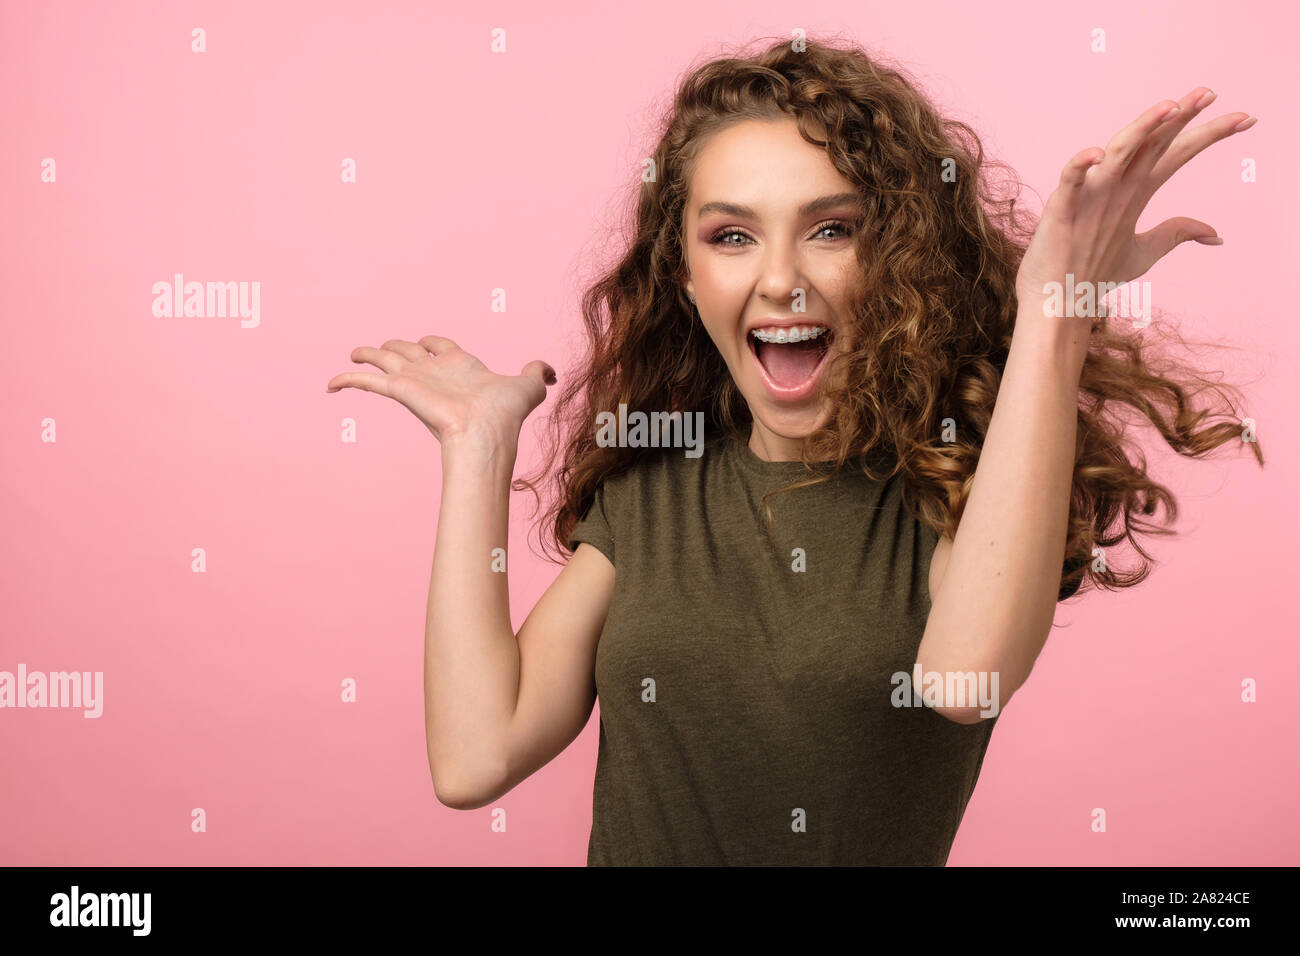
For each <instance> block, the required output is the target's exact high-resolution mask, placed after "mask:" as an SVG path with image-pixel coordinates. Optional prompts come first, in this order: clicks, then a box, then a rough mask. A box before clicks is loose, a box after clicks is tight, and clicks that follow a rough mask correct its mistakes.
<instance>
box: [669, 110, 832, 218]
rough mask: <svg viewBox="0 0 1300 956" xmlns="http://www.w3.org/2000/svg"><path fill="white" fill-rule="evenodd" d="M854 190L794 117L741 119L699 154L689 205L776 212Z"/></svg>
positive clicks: (710, 139) (721, 132) (713, 138)
mask: <svg viewBox="0 0 1300 956" xmlns="http://www.w3.org/2000/svg"><path fill="white" fill-rule="evenodd" d="M852 191H853V187H852V184H851V183H850V182H849V181H848V180H847V179H845V178H844V177H843V176H842V175H840V173H839V171H838V170H837V169H836V168H835V167H834V166H833V165H832V164H831V161H830V157H828V156H827V155H826V151H825V150H823V149H821V148H819V147H817V146H814V145H812V144H811V143H809V142H808V141H807V140H805V139H804V138H803V137H802V136H801V135H800V134H799V128H798V126H797V125H796V123H795V121H794V119H793V118H792V117H791V118H785V119H780V120H743V121H741V122H739V123H735V124H733V125H731V126H728V127H727V128H725V129H723V130H721V131H719V132H718V133H715V134H714V135H713V136H712V137H710V138H709V140H708V142H706V143H705V144H704V146H703V148H702V149H701V150H700V153H699V156H698V158H697V161H696V164H695V169H694V171H693V174H692V177H691V183H690V189H689V195H688V207H689V208H691V209H692V210H693V209H698V208H699V207H700V206H701V205H703V204H704V203H711V202H734V203H740V204H743V205H748V206H753V207H755V208H756V209H759V211H762V208H761V207H764V206H766V207H768V208H770V209H771V210H772V211H774V212H775V211H777V210H778V208H780V207H783V206H785V205H787V204H788V205H791V206H797V205H799V204H800V203H802V202H804V201H806V200H807V199H811V198H815V197H817V196H820V195H823V194H827V193H843V192H852Z"/></svg>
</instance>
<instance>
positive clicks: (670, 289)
mask: <svg viewBox="0 0 1300 956" xmlns="http://www.w3.org/2000/svg"><path fill="white" fill-rule="evenodd" d="M742 52H743V50H742V51H737V52H736V53H735V54H734V55H726V56H723V57H721V58H717V59H713V60H711V61H709V62H706V63H705V64H703V65H702V66H700V67H699V68H698V69H696V70H694V71H693V72H691V73H690V74H689V75H688V76H686V77H685V79H684V80H683V81H682V82H681V83H680V85H679V87H678V89H677V91H676V94H675V96H674V97H673V100H672V103H671V107H670V108H669V110H668V111H667V115H666V116H665V117H664V119H663V122H662V129H663V130H664V131H663V133H662V135H661V136H660V138H659V141H658V144H657V145H656V146H655V149H654V151H653V153H652V154H651V159H652V160H653V166H651V167H649V168H651V169H653V170H654V175H653V176H646V177H643V179H644V180H645V181H642V182H640V183H636V184H634V186H633V187H632V188H633V190H634V191H635V195H634V196H631V197H629V198H630V199H631V202H632V203H634V205H635V215H634V219H633V220H632V222H631V223H630V226H631V228H630V229H629V230H628V243H627V246H626V251H625V252H624V253H623V254H622V256H621V259H619V260H618V261H617V263H616V264H614V265H613V266H612V267H610V268H608V269H606V270H604V271H603V272H602V273H601V274H600V276H599V278H598V280H597V281H595V282H594V284H592V285H591V286H590V287H589V288H588V289H587V291H586V292H585V293H584V295H583V298H582V314H583V319H584V323H585V326H586V333H587V338H588V349H587V354H586V355H585V356H584V358H583V360H582V362H581V363H580V364H579V365H578V367H577V368H576V369H574V370H572V371H571V372H570V374H569V375H568V376H567V377H566V379H567V381H566V385H565V386H564V387H563V389H562V390H561V393H560V397H559V398H558V400H557V402H556V405H555V407H554V409H553V411H552V415H551V419H550V428H549V430H548V435H547V437H548V439H549V440H548V441H547V442H546V445H545V448H546V450H545V453H544V455H543V461H542V464H541V466H540V469H539V471H538V473H537V474H536V475H535V476H534V477H533V478H531V479H519V480H517V481H516V482H515V485H514V487H515V488H516V489H517V490H523V489H525V488H527V489H530V490H532V491H533V492H534V493H537V485H538V483H539V482H541V481H542V480H543V479H544V478H545V476H546V475H547V474H550V473H551V471H552V469H553V468H554V467H555V463H556V459H557V458H559V457H561V456H562V461H561V464H560V467H559V468H558V469H556V470H555V472H554V484H553V485H552V486H551V487H552V490H553V492H554V494H553V496H552V497H551V500H550V503H549V506H548V508H547V510H546V512H545V515H544V516H543V518H542V522H541V524H540V526H539V528H541V529H544V528H546V527H550V528H551V530H552V532H553V540H550V541H548V540H547V538H546V535H545V533H544V532H543V533H542V546H543V550H544V551H546V552H547V553H548V554H550V555H554V556H556V558H557V559H562V558H563V556H564V555H567V554H568V553H569V550H570V549H569V546H568V536H569V533H570V532H571V531H572V530H573V527H574V525H575V524H577V522H578V521H579V520H580V518H581V517H582V516H583V515H584V514H585V513H586V511H587V509H588V507H590V505H591V503H592V501H593V498H594V495H595V492H596V489H597V487H598V486H599V485H600V484H601V482H602V481H604V480H605V479H606V478H609V477H611V476H613V475H616V474H618V473H620V472H622V471H625V470H626V469H628V468H630V467H631V466H632V465H633V464H634V462H635V461H636V460H637V459H638V457H639V456H641V455H645V454H658V453H659V452H657V451H653V450H650V451H647V450H641V449H636V448H619V447H601V446H600V445H598V444H597V443H596V432H595V428H594V422H595V420H596V417H595V416H596V414H597V413H598V412H600V411H604V410H610V409H614V408H616V407H617V406H618V405H619V404H620V403H622V404H626V405H627V407H628V408H629V409H656V410H665V411H669V410H676V411H681V412H683V413H693V412H702V413H703V414H704V422H705V432H706V434H714V435H716V434H717V433H719V432H722V433H724V434H741V435H744V437H745V438H746V439H747V438H748V435H747V433H746V432H744V429H745V427H746V426H747V425H748V424H750V422H751V416H750V413H749V409H748V406H747V405H746V403H745V401H744V399H743V398H742V396H741V394H740V391H739V390H738V389H737V387H736V385H735V383H734V382H733V381H732V379H731V376H730V374H729V372H728V370H727V368H726V366H725V364H724V363H723V360H722V357H721V356H720V354H719V353H718V351H717V349H716V348H715V347H714V345H713V343H712V341H711V340H710V338H709V336H708V335H707V334H706V333H705V331H704V330H703V328H702V327H701V325H700V322H699V321H697V320H696V318H695V315H694V311H693V307H692V304H691V302H690V301H689V300H688V299H687V298H686V295H685V290H684V283H685V281H686V279H687V274H686V266H685V256H684V237H683V219H684V213H685V207H686V201H687V194H688V188H689V184H690V182H691V175H692V170H693V167H694V164H695V162H696V161H697V158H698V156H699V154H700V151H701V149H702V147H703V145H704V144H705V143H706V142H707V141H708V140H709V138H710V137H711V136H713V135H715V134H716V133H718V132H719V131H721V130H723V129H725V128H727V127H729V126H731V125H732V124H735V123H738V122H741V121H744V120H750V119H753V120H768V119H773V118H783V117H793V118H794V119H795V120H796V121H797V123H798V128H799V132H800V134H801V135H802V136H803V138H804V139H805V140H806V141H807V142H809V143H811V144H812V145H814V146H817V147H819V148H823V149H825V151H826V154H827V156H828V157H829V158H830V161H831V162H832V163H833V164H834V167H835V168H836V169H837V170H838V171H839V172H840V173H841V174H842V175H843V176H844V177H845V178H847V179H848V180H850V181H851V182H852V183H853V184H854V187H855V188H856V189H857V190H858V191H859V193H860V196H861V199H862V200H863V204H864V206H863V217H862V219H861V221H860V222H859V224H858V225H859V226H861V225H862V224H867V228H856V229H855V230H854V233H855V235H856V237H857V239H856V255H857V260H858V262H859V264H860V266H861V270H860V275H859V276H858V277H857V279H858V280H859V281H858V282H857V283H856V284H855V289H854V292H853V295H852V297H851V300H852V303H853V308H852V310H851V319H850V328H849V329H847V330H846V331H847V332H848V333H849V336H850V339H851V340H852V341H853V342H855V343H865V345H862V346H859V347H856V348H855V349H853V350H851V351H849V352H847V353H846V354H842V355H840V356H839V357H838V359H837V361H838V362H839V363H841V366H840V367H839V368H837V369H835V370H833V372H832V374H829V375H827V376H826V381H827V383H828V384H827V387H826V389H827V390H826V392H825V393H824V394H825V397H826V399H827V400H828V401H829V403H830V407H831V409H832V413H831V418H830V421H829V422H828V423H826V424H825V425H824V426H823V427H822V428H820V429H819V430H817V431H816V432H815V433H814V434H812V435H810V436H809V437H808V438H807V439H806V440H805V442H804V446H803V461H804V463H805V465H806V466H807V467H808V470H809V477H808V478H806V479H804V480H801V481H799V482H797V483H793V484H791V485H789V486H787V487H786V488H782V489H780V490H781V491H788V490H790V489H792V488H795V487H801V486H804V485H808V484H813V483H816V482H820V481H826V480H828V478H829V477H830V476H831V475H833V474H835V473H836V472H838V471H839V470H840V468H841V467H843V466H844V465H845V464H846V463H847V462H849V461H850V460H854V461H855V462H856V464H857V466H858V467H860V468H861V469H862V470H863V471H864V472H865V473H866V474H867V475H868V476H869V477H872V478H879V479H887V478H890V477H892V476H894V475H895V474H901V475H902V476H903V482H904V485H903V488H904V491H903V500H904V503H905V506H906V508H907V510H908V512H909V513H910V514H911V515H912V516H913V517H915V518H916V519H918V520H919V521H922V522H924V523H925V524H927V525H929V526H930V527H931V528H933V529H934V530H936V531H937V532H939V533H940V534H944V535H947V536H949V537H954V536H955V535H956V531H957V525H958V522H959V521H960V520H961V515H962V511H963V509H964V507H965V504H966V500H967V497H968V495H969V494H970V490H971V485H972V481H973V479H974V473H975V467H976V464H977V463H978V461H979V456H980V449H981V447H982V445H983V440H984V436H985V434H986V433H987V431H988V427H989V423H990V420H991V418H992V415H993V407H994V401H995V399H996V398H997V394H998V387H999V383H1000V381H1001V377H1002V374H1003V371H1004V369H1005V367H1006V361H1007V356H1008V352H1009V350H1010V347H1011V335H1012V331H1013V329H1014V327H1015V319H1016V313H1017V297H1016V289H1015V280H1016V274H1017V271H1018V269H1019V265H1020V261H1021V259H1022V257H1023V256H1024V253H1025V248H1026V246H1027V243H1028V240H1029V238H1030V236H1032V235H1033V232H1034V228H1035V226H1036V224H1037V218H1036V217H1030V216H1027V215H1026V214H1025V213H1024V211H1023V210H1021V211H1020V212H1017V210H1016V203H1017V197H1018V195H1019V192H1020V190H1021V189H1022V188H1023V186H1022V184H1021V183H1020V181H1019V179H1018V178H1017V177H1016V176H1015V174H1014V172H1013V171H1011V170H1010V168H1009V167H1007V166H1006V164H1004V163H1001V162H997V161H995V160H991V159H986V158H985V155H984V150H983V147H982V145H981V144H980V141H979V138H978V137H977V136H976V134H975V133H974V131H973V130H972V129H971V128H970V127H969V126H967V125H966V124H964V123H961V122H958V121H956V120H951V119H945V118H943V117H942V116H941V115H940V114H939V112H938V111H937V110H936V108H935V107H934V106H933V105H932V104H931V103H930V102H929V100H928V99H927V98H926V97H925V96H924V95H923V94H922V93H921V92H920V91H919V89H918V87H917V84H916V83H915V81H914V80H913V79H912V78H911V77H910V76H909V74H907V73H906V72H905V71H904V70H903V69H902V68H901V67H898V66H897V65H893V64H887V62H886V61H885V60H884V59H883V58H882V57H880V56H877V55H875V54H872V55H870V56H869V55H868V54H867V53H866V52H865V51H864V50H863V48H862V47H861V46H859V45H857V44H855V43H851V42H845V41H837V42H829V41H814V40H808V41H806V44H803V45H800V44H792V43H791V42H790V41H788V40H780V41H778V42H775V43H772V44H771V45H770V46H767V47H766V48H765V49H762V50H761V51H760V52H758V53H756V54H754V55H749V56H744V55H741V53H742ZM945 171H946V173H945ZM953 173H955V177H954V176H953ZM1001 174H1006V175H1001ZM1092 329H1093V330H1092V337H1091V345H1090V350H1089V353H1088V355H1087V359H1086V361H1085V363H1084V366H1083V371H1082V375H1081V380H1080V383H1079V413H1078V414H1079V417H1078V429H1077V440H1076V454H1075V465H1074V475H1073V486H1072V490H1071V500H1070V518H1069V530H1068V534H1067V538H1066V553H1065V555H1064V564H1063V571H1062V588H1061V593H1062V594H1063V595H1064V594H1068V593H1072V592H1073V591H1074V590H1076V589H1077V588H1078V587H1079V586H1080V585H1081V584H1082V582H1083V580H1084V579H1085V576H1086V577H1087V579H1088V580H1090V581H1091V582H1092V584H1093V586H1098V587H1107V588H1122V587H1130V586H1132V585H1135V584H1138V583H1139V582H1141V581H1142V580H1144V579H1145V578H1146V577H1147V575H1148V574H1149V573H1150V568H1149V563H1150V561H1151V557H1150V555H1149V554H1147V552H1146V551H1144V550H1143V549H1142V546H1141V544H1140V543H1139V541H1138V540H1137V537H1136V536H1137V535H1140V534H1172V533H1173V531H1172V530H1171V529H1170V528H1167V527H1162V526H1161V525H1160V524H1158V523H1156V522H1154V521H1150V520H1147V519H1148V518H1149V517H1150V516H1152V515H1153V514H1155V511H1156V508H1157V506H1158V505H1160V504H1163V505H1164V506H1165V516H1166V523H1167V524H1172V523H1173V521H1174V520H1175V518H1176V517H1177V503H1176V501H1175V499H1174V496H1173V494H1172V493H1171V492H1170V491H1169V489H1168V488H1166V487H1164V486H1162V485H1160V484H1158V483H1156V482H1155V481H1153V480H1152V479H1151V478H1150V477H1149V476H1148V474H1147V471H1146V462H1145V459H1144V458H1143V456H1142V453H1141V450H1140V448H1139V447H1138V446H1137V445H1136V443H1134V442H1133V441H1132V440H1131V439H1130V438H1129V437H1127V435H1126V432H1127V426H1126V422H1125V418H1126V416H1127V417H1131V414H1132V413H1133V412H1136V413H1138V415H1139V416H1140V418H1139V420H1141V419H1145V420H1146V421H1147V422H1150V424H1151V425H1153V426H1154V427H1155V429H1156V431H1157V432H1159V434H1160V436H1161V437H1162V438H1163V439H1164V441H1165V442H1166V443H1168V445H1169V446H1170V447H1171V448H1172V449H1173V450H1174V451H1176V452H1178V453H1179V454H1181V455H1186V456H1189V457H1202V456H1204V455H1206V454H1207V453H1208V452H1210V451H1211V450H1212V449H1214V448H1216V447H1218V446H1219V445H1223V444H1225V443H1228V442H1231V441H1234V440H1239V438H1240V437H1243V436H1242V427H1243V426H1242V423H1241V417H1240V415H1239V414H1238V413H1237V411H1236V406H1235V405H1234V404H1233V400H1232V398H1233V396H1234V395H1235V396H1237V397H1238V398H1239V397H1240V393H1239V392H1238V391H1237V390H1236V389H1235V388H1232V387H1231V386H1226V385H1223V384H1221V383H1217V382H1212V381H1210V380H1209V378H1207V377H1205V376H1203V375H1200V374H1198V373H1197V372H1196V371H1195V370H1194V369H1192V368H1190V367H1187V366H1186V365H1183V364H1180V363H1177V362H1174V361H1173V360H1171V359H1169V358H1168V357H1167V355H1166V354H1165V353H1164V352H1163V351H1161V350H1157V349H1155V348H1153V344H1154V343H1152V342H1149V341H1145V340H1144V336H1143V334H1142V332H1141V331H1139V330H1136V329H1121V328H1119V327H1117V326H1116V325H1113V324H1111V323H1110V322H1109V320H1108V319H1107V318H1106V317H1104V316H1103V317H1101V318H1098V319H1095V320H1094V322H1093V326H1092ZM1152 330H1155V331H1158V332H1159V337H1161V338H1164V339H1166V340H1170V341H1177V342H1179V343H1181V344H1184V345H1185V344H1186V343H1185V342H1183V340H1182V338H1181V336H1179V335H1178V333H1177V332H1176V331H1174V330H1173V329H1172V328H1170V327H1169V325H1168V323H1167V322H1165V321H1164V320H1163V316H1162V319H1161V321H1153V322H1152V324H1151V325H1150V326H1149V327H1148V328H1147V330H1146V331H1147V332H1151V331H1152ZM1155 356H1160V357H1159V358H1156V357H1155ZM1202 394H1211V395H1213V396H1214V397H1215V398H1216V399H1217V404H1215V403H1212V404H1209V405H1207V406H1204V407H1197V406H1196V405H1195V403H1194V399H1196V398H1197V397H1198V396H1200V395H1202ZM949 419H950V420H951V421H946V420H949ZM945 427H946V429H947V434H945V433H944V432H945ZM954 433H955V436H956V439H955V440H945V439H950V438H951V436H952V434H954ZM1249 444H1250V445H1251V450H1252V451H1253V453H1254V455H1255V457H1256V459H1257V460H1258V461H1259V463H1260V464H1261V465H1262V464H1263V461H1264V458H1263V454H1262V452H1261V451H1260V448H1259V444H1258V442H1257V441H1255V440H1253V436H1252V439H1251V441H1250V442H1249ZM882 456H883V457H882ZM1134 459H1136V461H1137V464H1135V463H1134ZM881 462H885V463H886V466H887V467H885V468H884V469H883V470H879V471H873V466H874V465H877V464H879V463H881ZM539 502H540V496H539ZM769 517H770V511H769ZM1125 539H1127V540H1128V541H1129V542H1130V543H1131V545H1132V546H1133V548H1134V550H1135V551H1136V552H1137V553H1138V554H1139V555H1141V560H1140V562H1139V563H1138V565H1137V567H1136V568H1133V569H1130V570H1128V571H1123V572H1121V571H1119V570H1117V569H1115V568H1113V567H1110V566H1109V565H1108V564H1107V563H1106V562H1105V561H1104V560H1102V561H1094V558H1095V557H1097V555H1096V554H1095V553H1094V550H1093V549H1094V548H1096V547H1102V548H1104V547H1108V546H1111V545H1114V544H1117V543H1119V542H1121V541H1123V540H1125ZM550 545H555V546H556V550H552V549H551V548H550Z"/></svg>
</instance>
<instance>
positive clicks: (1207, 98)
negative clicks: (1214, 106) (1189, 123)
mask: <svg viewBox="0 0 1300 956" xmlns="http://www.w3.org/2000/svg"><path fill="white" fill-rule="evenodd" d="M1218 95H1219V94H1218V93H1216V92H1214V90H1210V92H1208V93H1206V94H1204V95H1203V96H1202V97H1201V98H1200V99H1199V100H1197V101H1196V108H1197V109H1198V110H1203V109H1205V107H1207V106H1209V105H1210V104H1211V103H1213V102H1214V100H1215V99H1216V98H1217V97H1218Z"/></svg>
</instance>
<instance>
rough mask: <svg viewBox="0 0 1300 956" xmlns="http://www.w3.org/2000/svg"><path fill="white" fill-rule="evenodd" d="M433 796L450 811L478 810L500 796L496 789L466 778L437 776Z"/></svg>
mask: <svg viewBox="0 0 1300 956" xmlns="http://www.w3.org/2000/svg"><path fill="white" fill-rule="evenodd" d="M433 795H434V797H435V798H436V799H437V801H438V802H439V803H441V804H442V805H443V806H444V807H447V808H448V809H450V810H478V809H479V808H481V807H485V806H487V805H488V804H489V803H491V802H492V801H493V800H495V799H496V798H497V797H498V796H499V795H500V794H499V793H498V792H497V790H496V788H495V787H485V786H482V785H481V784H478V783H476V782H474V781H472V780H469V779H467V778H464V777H456V776H448V775H446V774H435V775H434V776H433Z"/></svg>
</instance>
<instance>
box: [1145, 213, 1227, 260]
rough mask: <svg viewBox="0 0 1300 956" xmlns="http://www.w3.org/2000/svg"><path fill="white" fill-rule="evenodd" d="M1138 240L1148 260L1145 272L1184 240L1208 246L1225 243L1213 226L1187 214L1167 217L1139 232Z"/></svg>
mask: <svg viewBox="0 0 1300 956" xmlns="http://www.w3.org/2000/svg"><path fill="white" fill-rule="evenodd" d="M1215 240H1217V241H1215ZM1137 241H1138V244H1139V246H1140V247H1141V248H1142V251H1143V253H1144V255H1143V259H1144V260H1146V261H1145V268H1144V269H1143V270H1142V271H1143V272H1146V270H1147V269H1149V268H1151V266H1153V265H1155V264H1156V262H1158V261H1159V260H1160V259H1163V258H1164V256H1165V255H1166V254H1167V253H1168V252H1169V251H1170V250H1171V249H1173V248H1174V246H1177V245H1181V244H1182V243H1184V242H1199V243H1202V244H1203V245H1208V246H1218V245H1222V244H1223V240H1222V239H1219V234H1218V233H1217V232H1215V229H1214V227H1213V226H1211V225H1209V224H1208V223H1204V222H1201V221H1200V220H1199V219H1189V218H1188V217H1187V216H1175V217H1174V218H1173V219H1166V220H1165V221H1164V222H1162V223H1161V224H1160V225H1158V226H1156V227H1155V228H1154V229H1149V230H1147V231H1146V232H1143V233H1139V234H1138V236H1137Z"/></svg>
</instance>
